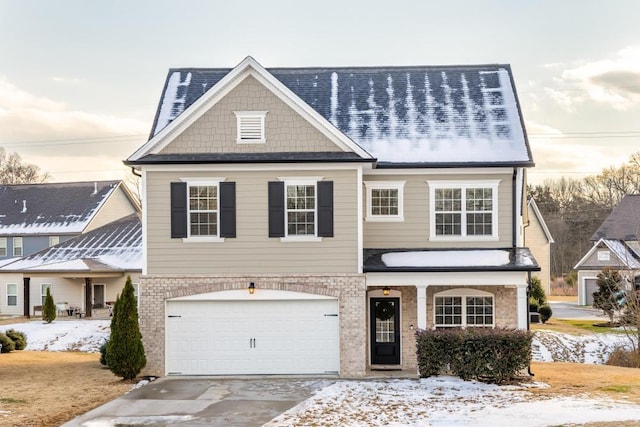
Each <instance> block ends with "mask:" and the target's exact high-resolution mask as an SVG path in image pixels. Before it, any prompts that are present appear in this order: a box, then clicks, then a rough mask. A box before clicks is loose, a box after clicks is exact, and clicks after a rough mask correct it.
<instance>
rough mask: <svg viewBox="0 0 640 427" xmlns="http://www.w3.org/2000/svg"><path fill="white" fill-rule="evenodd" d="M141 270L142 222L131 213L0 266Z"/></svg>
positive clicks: (41, 269)
mask: <svg viewBox="0 0 640 427" xmlns="http://www.w3.org/2000/svg"><path fill="white" fill-rule="evenodd" d="M132 270H142V225H141V223H140V218H139V217H138V215H137V214H132V215H129V216H126V217H124V218H121V219H119V220H117V221H113V222H110V223H109V224H106V225H104V226H102V227H99V228H96V229H95V230H91V231H89V232H87V233H84V234H81V235H79V236H77V237H74V238H73V239H69V240H67V241H65V242H62V243H60V244H58V245H55V246H52V247H49V248H47V249H43V250H41V251H40V252H36V253H34V254H31V255H29V256H26V257H24V258H19V259H17V260H15V261H14V262H11V263H7V264H6V265H4V266H2V267H0V271H1V272H24V271H37V272H45V271H47V272H48V271H52V272H66V271H78V272H82V271H91V272H104V271H132Z"/></svg>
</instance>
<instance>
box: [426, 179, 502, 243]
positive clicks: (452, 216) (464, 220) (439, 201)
mask: <svg viewBox="0 0 640 427" xmlns="http://www.w3.org/2000/svg"><path fill="white" fill-rule="evenodd" d="M427 183H428V185H429V194H430V205H431V209H430V237H431V239H432V240H456V239H468V240H495V239H497V238H498V216H497V212H498V209H497V208H498V184H499V181H497V180H495V181H427Z"/></svg>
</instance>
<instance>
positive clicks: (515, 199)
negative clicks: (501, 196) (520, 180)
mask: <svg viewBox="0 0 640 427" xmlns="http://www.w3.org/2000/svg"><path fill="white" fill-rule="evenodd" d="M517 174H518V168H513V178H512V180H511V184H512V187H511V188H512V191H511V193H512V196H513V200H512V203H511V210H512V218H511V221H512V223H513V230H512V233H513V234H512V237H511V246H512V247H514V248H515V247H516V246H517V244H518V243H517V242H518V240H517V236H518V221H517V219H518V213H517V212H516V210H517V209H516V208H517V206H518V191H517V189H516V181H517Z"/></svg>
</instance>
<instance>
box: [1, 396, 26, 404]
mask: <svg viewBox="0 0 640 427" xmlns="http://www.w3.org/2000/svg"><path fill="white" fill-rule="evenodd" d="M0 403H27V401H26V400H24V399H14V398H13V397H0Z"/></svg>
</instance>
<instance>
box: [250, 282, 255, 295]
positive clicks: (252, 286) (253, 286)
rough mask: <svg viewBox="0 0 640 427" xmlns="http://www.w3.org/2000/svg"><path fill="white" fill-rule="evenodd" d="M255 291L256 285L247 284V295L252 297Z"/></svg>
mask: <svg viewBox="0 0 640 427" xmlns="http://www.w3.org/2000/svg"><path fill="white" fill-rule="evenodd" d="M255 291H256V285H255V284H254V283H253V282H251V283H249V293H250V294H251V295H253V293H254V292H255Z"/></svg>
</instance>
